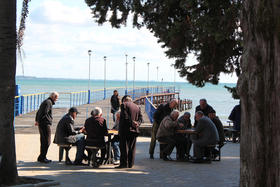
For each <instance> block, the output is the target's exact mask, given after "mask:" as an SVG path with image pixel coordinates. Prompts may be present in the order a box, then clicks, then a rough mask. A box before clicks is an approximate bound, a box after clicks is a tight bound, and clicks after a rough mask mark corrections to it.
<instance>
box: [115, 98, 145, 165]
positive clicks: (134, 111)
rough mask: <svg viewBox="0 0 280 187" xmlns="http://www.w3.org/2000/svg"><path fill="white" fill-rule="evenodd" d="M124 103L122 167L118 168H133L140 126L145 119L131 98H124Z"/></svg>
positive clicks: (122, 116)
mask: <svg viewBox="0 0 280 187" xmlns="http://www.w3.org/2000/svg"><path fill="white" fill-rule="evenodd" d="M122 102H123V103H122V105H121V116H120V124H119V138H120V151H121V158H120V165H119V166H118V167H116V168H127V167H128V168H132V167H133V165H134V159H135V151H136V140H137V136H138V134H139V126H140V124H141V123H142V121H143V119H142V114H141V110H140V108H139V107H138V106H137V105H136V104H134V103H133V102H132V99H131V97H130V96H124V98H123V99H122Z"/></svg>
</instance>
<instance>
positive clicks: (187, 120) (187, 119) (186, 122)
mask: <svg viewBox="0 0 280 187" xmlns="http://www.w3.org/2000/svg"><path fill="white" fill-rule="evenodd" d="M178 123H179V124H183V126H182V127H181V126H180V125H178V127H177V129H176V130H185V129H191V128H192V124H191V114H190V113H189V112H185V113H184V115H182V116H181V117H179V119H178ZM178 137H181V139H182V140H181V141H182V142H185V145H184V146H183V149H184V150H183V152H184V153H185V154H186V156H187V159H189V157H190V149H191V146H192V141H191V139H190V135H189V134H187V135H186V134H178ZM178 156H179V155H177V157H178Z"/></svg>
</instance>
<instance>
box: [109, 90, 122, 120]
mask: <svg viewBox="0 0 280 187" xmlns="http://www.w3.org/2000/svg"><path fill="white" fill-rule="evenodd" d="M119 109H120V98H119V93H118V91H117V90H114V94H113V95H112V97H111V113H112V114H113V121H114V122H115V120H116V119H115V113H116V112H117V111H118V110H119Z"/></svg>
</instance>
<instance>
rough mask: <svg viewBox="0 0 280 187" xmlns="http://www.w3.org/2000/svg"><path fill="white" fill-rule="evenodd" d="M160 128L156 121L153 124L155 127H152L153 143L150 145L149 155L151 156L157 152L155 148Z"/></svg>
mask: <svg viewBox="0 0 280 187" xmlns="http://www.w3.org/2000/svg"><path fill="white" fill-rule="evenodd" d="M158 128H159V124H157V123H156V122H155V121H154V123H153V127H152V134H151V143H150V149H149V153H150V154H151V155H153V154H154V151H155V147H156V141H157V140H156V135H157V131H158Z"/></svg>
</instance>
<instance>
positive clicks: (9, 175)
mask: <svg viewBox="0 0 280 187" xmlns="http://www.w3.org/2000/svg"><path fill="white" fill-rule="evenodd" d="M15 70H16V0H0V154H1V156H2V161H1V165H0V186H1V184H12V183H14V182H15V180H16V179H17V167H16V154H15V137H14V127H13V120H14V96H15Z"/></svg>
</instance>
